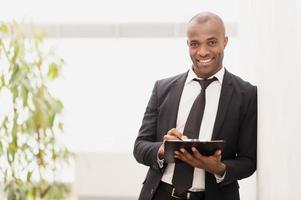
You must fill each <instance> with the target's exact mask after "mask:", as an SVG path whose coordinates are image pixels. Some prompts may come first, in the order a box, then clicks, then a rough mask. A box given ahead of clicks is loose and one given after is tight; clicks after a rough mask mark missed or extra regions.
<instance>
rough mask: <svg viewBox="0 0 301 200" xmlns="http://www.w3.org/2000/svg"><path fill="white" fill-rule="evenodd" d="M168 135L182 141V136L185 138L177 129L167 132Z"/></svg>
mask: <svg viewBox="0 0 301 200" xmlns="http://www.w3.org/2000/svg"><path fill="white" fill-rule="evenodd" d="M167 135H169V136H173V137H176V138H177V139H180V140H181V139H182V136H183V134H182V133H181V132H180V131H178V130H177V129H175V128H172V129H170V130H169V131H168V132H167Z"/></svg>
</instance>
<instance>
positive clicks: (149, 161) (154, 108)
mask: <svg viewBox="0 0 301 200" xmlns="http://www.w3.org/2000/svg"><path fill="white" fill-rule="evenodd" d="M157 87H158V82H156V83H155V86H154V88H153V91H152V95H151V98H150V100H149V102H148V105H147V107H146V110H145V113H144V117H143V121H142V125H141V127H140V129H139V134H138V137H137V139H136V141H135V145H134V157H135V158H136V160H137V161H138V162H139V163H141V164H144V165H146V166H150V167H152V168H154V169H159V170H160V168H159V166H158V162H157V154H158V150H159V148H160V146H161V144H162V141H160V142H158V141H157V120H158V95H157Z"/></svg>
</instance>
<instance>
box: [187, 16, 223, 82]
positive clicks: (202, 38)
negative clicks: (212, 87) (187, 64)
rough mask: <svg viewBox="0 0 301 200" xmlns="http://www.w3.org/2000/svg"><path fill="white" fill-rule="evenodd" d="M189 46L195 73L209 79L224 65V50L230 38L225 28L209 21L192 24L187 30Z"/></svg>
mask: <svg viewBox="0 0 301 200" xmlns="http://www.w3.org/2000/svg"><path fill="white" fill-rule="evenodd" d="M187 37H188V39H187V44H188V47H189V54H190V58H191V60H192V63H193V71H194V72H195V73H196V74H197V76H198V77H200V78H209V77H210V76H212V75H213V74H215V73H216V72H218V71H219V70H220V69H221V68H222V65H223V57H224V48H225V47H226V45H227V42H228V38H227V37H225V34H224V29H223V26H222V25H221V24H220V23H218V22H216V21H214V20H209V21H207V22H204V23H194V22H191V23H190V24H189V25H188V29H187Z"/></svg>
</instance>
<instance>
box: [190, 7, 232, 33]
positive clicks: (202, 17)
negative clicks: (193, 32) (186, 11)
mask: <svg viewBox="0 0 301 200" xmlns="http://www.w3.org/2000/svg"><path fill="white" fill-rule="evenodd" d="M206 23H212V24H214V25H215V27H216V29H217V31H218V32H220V34H222V35H223V36H225V32H226V31H225V25H224V22H223V20H222V19H221V18H220V17H219V16H218V15H216V14H214V13H211V12H201V13H198V14H197V15H195V16H193V17H192V18H191V20H190V21H189V22H188V26H187V34H188V31H189V27H191V26H194V25H201V24H206Z"/></svg>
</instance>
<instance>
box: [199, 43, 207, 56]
mask: <svg viewBox="0 0 301 200" xmlns="http://www.w3.org/2000/svg"><path fill="white" fill-rule="evenodd" d="M197 54H198V56H200V57H206V56H207V55H208V54H209V50H208V48H207V47H206V45H201V46H200V47H199V48H198V50H197Z"/></svg>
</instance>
